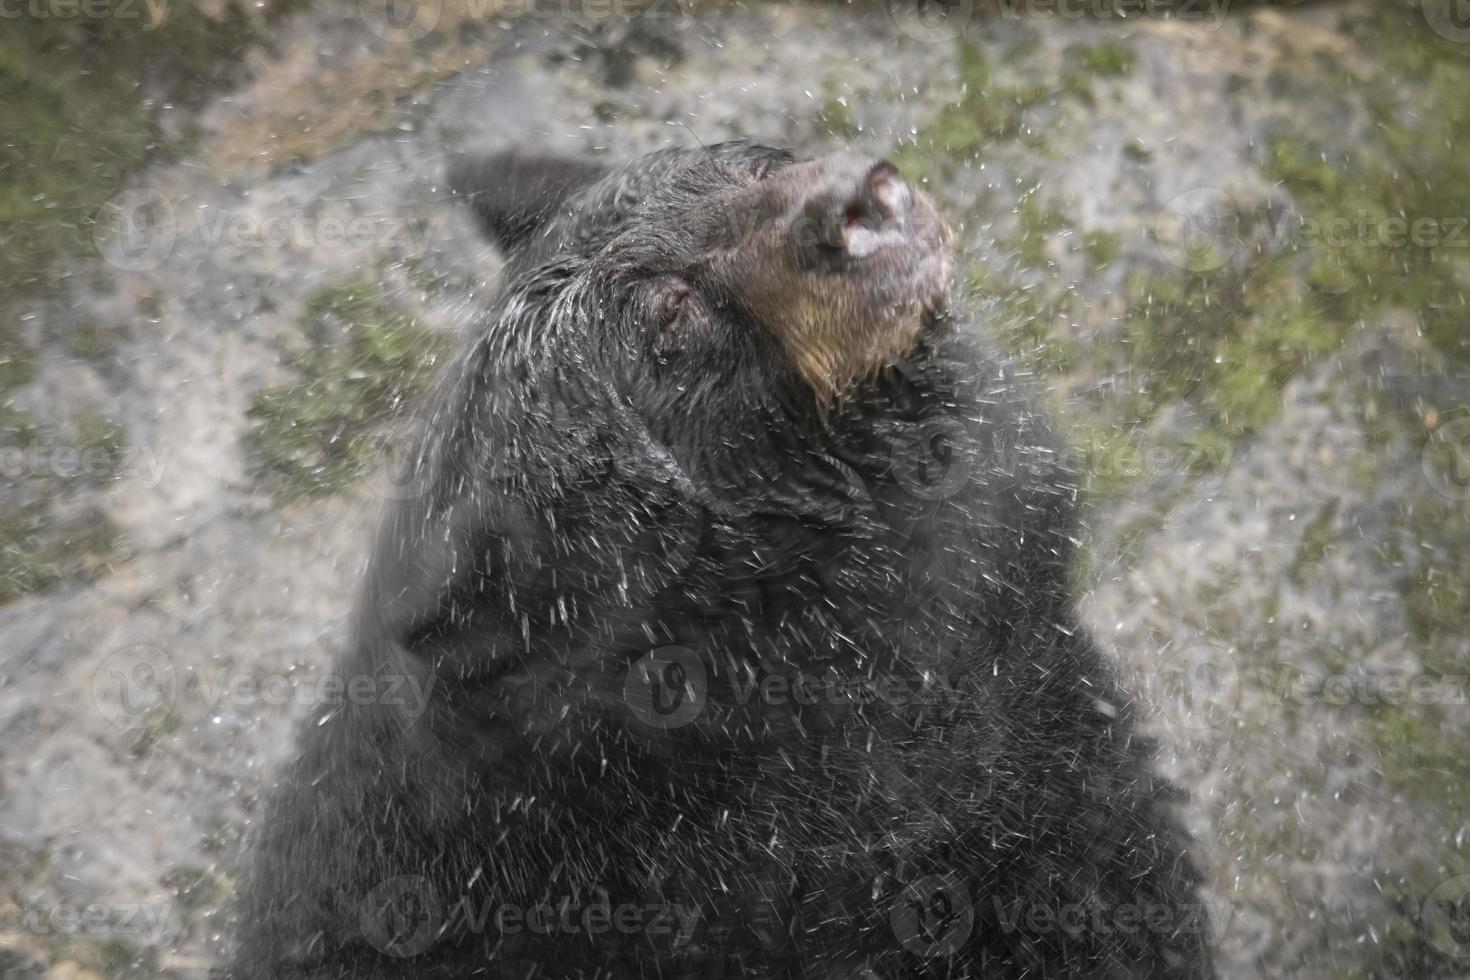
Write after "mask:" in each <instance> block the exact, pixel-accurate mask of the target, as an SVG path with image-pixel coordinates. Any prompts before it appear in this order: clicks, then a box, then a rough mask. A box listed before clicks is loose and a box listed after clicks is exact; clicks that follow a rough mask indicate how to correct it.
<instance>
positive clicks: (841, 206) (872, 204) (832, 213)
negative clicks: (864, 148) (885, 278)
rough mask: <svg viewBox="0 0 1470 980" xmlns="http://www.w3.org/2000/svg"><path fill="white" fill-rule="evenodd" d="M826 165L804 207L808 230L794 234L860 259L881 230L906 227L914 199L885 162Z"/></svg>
mask: <svg viewBox="0 0 1470 980" xmlns="http://www.w3.org/2000/svg"><path fill="white" fill-rule="evenodd" d="M826 164H827V165H826V166H825V167H824V168H823V171H824V172H823V173H822V175H821V177H820V178H819V179H818V181H817V183H816V186H815V187H813V188H812V189H811V190H810V191H809V193H808V194H807V197H806V200H805V201H804V202H803V204H802V207H801V212H800V223H801V225H803V226H804V227H801V228H797V229H793V230H794V231H797V232H798V233H799V235H800V237H803V238H807V240H808V241H809V242H810V243H812V244H816V245H818V246H820V247H822V248H824V249H828V250H836V251H839V252H844V253H847V254H849V255H852V256H854V257H860V256H861V255H863V254H866V251H867V250H868V249H869V248H870V247H871V246H872V244H873V236H874V235H875V234H876V233H877V232H879V231H882V230H883V229H885V228H894V227H899V228H901V227H902V226H903V224H904V223H905V221H906V219H907V217H908V214H909V210H910V206H911V204H912V195H911V193H910V191H909V188H908V185H907V184H905V183H904V182H903V181H902V180H901V179H900V178H899V175H898V168H897V167H895V166H894V165H893V164H892V163H890V162H889V161H887V160H870V159H869V160H864V159H862V158H859V157H849V156H837V157H831V158H829V159H828V160H827V161H826Z"/></svg>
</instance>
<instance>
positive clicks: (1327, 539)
mask: <svg viewBox="0 0 1470 980" xmlns="http://www.w3.org/2000/svg"><path fill="white" fill-rule="evenodd" d="M732 136H750V137H754V138H757V139H760V140H762V141H766V142H772V143H777V144H784V145H789V146H792V147H795V148H797V149H798V150H801V151H804V152H808V153H812V154H816V153H822V152H828V151H831V150H833V149H836V148H839V147H850V148H854V149H856V150H858V151H860V152H864V153H872V154H879V155H884V156H888V157H889V158H890V159H892V160H894V161H895V162H896V163H897V164H898V165H899V167H900V168H901V169H902V170H903V172H904V173H905V174H906V175H907V176H908V177H910V178H912V179H915V180H922V181H924V182H925V184H926V185H927V187H928V189H929V191H930V192H931V193H932V194H933V195H934V196H935V197H936V198H937V199H938V200H939V201H940V202H941V204H942V206H943V208H944V209H945V211H946V213H947V214H948V215H949V216H950V218H951V220H952V221H953V223H954V225H955V227H956V229H957V230H958V232H959V239H960V242H961V261H960V262H959V264H958V274H959V278H960V282H959V289H960V291H961V293H962V294H963V295H965V296H966V297H967V300H968V302H969V303H970V305H971V306H972V308H973V309H974V310H975V311H976V313H977V316H976V320H977V322H978V323H980V324H981V325H982V327H983V329H985V330H987V331H988V332H989V334H990V336H991V337H992V339H993V340H994V342H995V343H996V344H998V345H999V346H1000V347H1002V348H1003V349H1004V350H1006V351H1007V352H1008V353H1009V354H1010V355H1012V356H1013V357H1014V358H1015V359H1016V360H1017V361H1018V362H1019V363H1020V364H1021V365H1022V366H1023V368H1024V370H1026V371H1027V372H1029V373H1030V374H1031V375H1032V376H1033V377H1034V378H1035V380H1036V382H1037V384H1038V386H1039V388H1040V389H1041V390H1043V391H1044V392H1045V394H1046V397H1047V399H1048V400H1049V401H1050V403H1051V407H1052V409H1053V410H1054V411H1055V412H1056V413H1057V415H1058V417H1059V418H1060V419H1061V421H1062V424H1063V427H1064V429H1065V431H1066V432H1067V433H1068V435H1069V437H1070V439H1071V441H1072V443H1073V444H1074V445H1076V446H1077V448H1078V449H1079V450H1080V452H1081V454H1082V458H1083V459H1084V460H1085V476H1086V484H1087V500H1086V508H1087V511H1086V513H1087V534H1086V540H1085V546H1084V551H1083V555H1082V558H1081V560H1080V561H1079V562H1078V567H1077V568H1076V579H1077V585H1078V592H1079V595H1080V596H1081V604H1082V607H1083V611H1084V616H1085V618H1086V620H1087V622H1088V623H1089V625H1090V627H1091V628H1092V630H1093V631H1094V632H1095V633H1096V635H1097V638H1098V640H1099V642H1100V643H1101V644H1102V645H1103V646H1104V648H1105V649H1106V650H1107V651H1108V652H1109V653H1110V654H1111V655H1112V656H1114V657H1115V658H1116V660H1117V661H1118V663H1119V665H1120V670H1121V671H1122V673H1123V676H1124V677H1125V678H1126V680H1127V684H1128V686H1129V688H1130V690H1132V691H1134V692H1136V693H1137V694H1138V695H1139V696H1140V697H1141V698H1142V699H1144V701H1145V702H1146V703H1147V704H1148V705H1149V708H1150V712H1151V721H1150V727H1151V729H1152V730H1153V731H1154V732H1155V733H1156V734H1157V735H1158V737H1159V738H1160V740H1161V743H1162V746H1163V751H1162V760H1161V763H1162V766H1163V768H1164V769H1165V770H1166V772H1167V773H1168V774H1169V775H1170V776H1171V777H1172V778H1174V779H1176V780H1177V781H1179V782H1180V783H1181V784H1182V785H1183V786H1184V787H1185V788H1187V790H1188V791H1189V793H1190V801H1189V804H1188V808H1187V817H1188V821H1189V825H1190V828H1191V829H1192V831H1193V832H1194V833H1195V834H1196V835H1197V837H1198V840H1199V847H1200V853H1201V857H1202V860H1203V862H1204V864H1205V866H1206V867H1207V870H1208V878H1209V882H1210V888H1209V894H1208V899H1209V905H1210V910H1211V914H1212V917H1213V919H1214V922H1215V927H1216V929H1217V930H1218V932H1219V936H1220V951H1219V965H1220V969H1221V971H1222V973H1223V974H1224V975H1225V976H1226V977H1229V978H1237V977H1240V978H1245V977H1264V978H1278V977H1310V978H1344V980H1346V978H1369V977H1385V978H1387V977H1393V978H1400V977H1410V978H1417V977H1426V978H1427V977H1435V978H1439V977H1445V978H1449V977H1465V976H1470V840H1467V833H1470V778H1467V777H1470V763H1467V755H1470V740H1467V730H1470V706H1467V684H1466V679H1467V674H1470V617H1467V613H1470V377H1467V369H1470V307H1467V295H1470V227H1467V225H1470V6H1467V4H1466V2H1465V0H1424V3H1423V5H1422V6H1421V5H1420V4H1419V3H1416V2H1400V0H1343V2H1322V3H1312V4H1308V3H1282V4H1270V3H1248V2H1245V0H990V2H984V3H982V2H978V0H971V2H966V0H948V2H945V3H939V2H921V0H904V2H899V0H894V2H892V3H885V2H878V0H872V2H868V0H854V2H851V3H841V2H835V0H834V2H811V3H803V4H790V5H780V4H775V3H761V2H749V3H733V2H717V0H704V2H693V0H685V2H679V0H503V2H501V0H418V2H416V3H412V2H400V0H393V2H388V0H360V2H356V3H354V2H353V0H279V2H277V0H272V2H269V3H265V2H235V0H0V487H3V493H0V977H5V978H9V977H24V978H40V977H47V978H95V977H160V976H162V977H201V976H203V975H204V974H205V972H206V971H207V970H208V968H209V967H210V966H211V964H212V963H213V962H215V960H216V958H217V957H218V955H219V952H220V948H221V942H222V941H223V940H224V939H225V938H226V937H227V935H228V927H229V923H228V919H227V913H226V911H225V909H226V908H227V906H228V901H229V898H230V896H231V894H232V892H233V890H234V889H235V888H236V886H237V883H238V881H239V873H240V866H241V862H240V846H241V842H242V840H243V837H244V835H245V834H247V833H248V832H249V830H250V827H251V823H252V820H253V819H255V818H256V816H257V814H258V813H259V806H260V799H261V794H262V792H263V791H264V790H265V789H267V788H268V787H269V784H270V780H271V778H272V774H273V773H274V772H275V770H276V768H277V767H278V766H279V765H280V764H281V763H282V762H283V760H284V759H285V758H286V757H287V756H288V755H289V752H290V749H291V735H292V729H293V726H294V725H295V724H296V722H297V721H298V720H299V719H300V718H301V717H302V716H303V715H304V714H305V712H306V709H307V707H308V705H309V703H310V702H311V700H312V697H313V696H314V692H315V691H317V690H318V689H317V688H316V687H314V685H315V684H316V683H317V682H318V681H319V679H320V677H321V674H322V671H323V668H324V666H325V665H326V664H327V663H328V662H329V661H330V658H331V657H332V655H333V654H334V653H335V652H337V651H338V650H339V649H340V648H341V646H342V644H343V623H344V619H345V617H346V615H347V612H348V610H349V607H350V604H351V601H352V598H353V593H354V590H355V588H356V584H357V578H358V575H359V573H360V570H361V565H362V562H363V560H364V559H365V557H366V545H367V542H368V532H369V529H370V527H371V525H372V523H373V520H374V516H375V514H376V512H377V508H378V506H379V505H380V503H381V500H382V498H383V497H384V496H391V495H392V492H393V484H392V482H391V481H387V482H385V481H384V480H383V479H382V478H381V477H380V476H379V475H378V474H379V473H380V472H381V469H380V468H381V467H382V466H383V465H384V461H385V459H386V460H390V461H391V459H392V458H393V456H394V452H395V447H397V446H399V445H400V444H401V442H402V440H403V439H404V438H405V436H404V433H405V432H406V431H410V430H411V429H412V425H411V420H410V424H407V425H406V424H405V421H404V420H405V418H406V417H408V416H410V415H411V412H412V407H411V406H412V399H413V398H414V396H415V395H416V394H417V393H418V392H419V391H421V390H422V389H423V387H424V385H425V384H426V383H427V381H428V379H429V378H430V377H432V375H433V372H434V370H435V367H436V364H437V363H438V361H439V360H440V359H441V358H442V356H443V355H444V353H445V352H446V351H447V350H449V349H451V348H452V347H453V345H454V344H455V342H456V337H457V335H459V334H460V333H462V332H463V331H464V330H465V329H466V328H467V326H468V325H469V323H470V321H471V317H472V315H473V311H474V310H475V308H476V306H477V304H478V303H481V302H483V301H484V299H485V296H486V293H487V291H488V290H490V289H492V288H493V285H494V283H495V280H496V276H497V272H498V267H499V265H498V263H499V260H498V258H497V257H496V255H495V254H494V253H493V251H492V250H491V249H489V247H488V246H486V245H485V244H484V243H483V242H482V241H481V240H480V238H479V236H478V235H477V234H476V232H475V230H474V228H473V227H472V226H471V223H470V222H469V220H468V218H467V217H466V215H465V214H463V213H461V211H460V210H459V209H457V208H456V207H454V206H453V205H452V203H451V202H450V201H448V200H447V197H446V193H445V191H444V188H443V184H442V174H443V172H444V165H445V161H446V159H447V158H448V157H449V156H450V155H452V154H454V153H456V152H459V151H461V150H466V149H481V148H483V149H495V148H503V147H508V146H522V147H528V148H536V149H543V150H551V151H559V152H563V153H566V154H578V155H587V156H599V155H601V156H609V157H613V158H622V157H626V156H628V155H631V154H635V153H640V152H643V151H645V150H647V149H650V148H653V147H657V146H662V145H668V144H690V143H692V142H693V141H695V140H701V141H704V142H711V141H714V140H719V139H725V138H729V137H732Z"/></svg>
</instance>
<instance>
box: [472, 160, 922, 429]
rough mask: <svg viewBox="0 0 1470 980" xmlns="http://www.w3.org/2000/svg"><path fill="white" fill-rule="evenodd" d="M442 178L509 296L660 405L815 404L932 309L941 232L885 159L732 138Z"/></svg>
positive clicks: (899, 347)
mask: <svg viewBox="0 0 1470 980" xmlns="http://www.w3.org/2000/svg"><path fill="white" fill-rule="evenodd" d="M450 184H451V188H452V189H453V190H455V191H456V192H458V193H460V194H463V195H465V196H467V197H468V199H469V201H470V203H471V205H472V206H473V208H474V210H475V213H476V214H477V216H478V217H479V219H480V220H481V222H482V223H483V225H484V227H485V228H486V230H487V231H488V232H489V234H490V236H491V237H492V238H493V239H494V240H495V241H496V242H497V243H498V244H499V245H500V246H501V247H502V248H503V249H504V250H505V252H506V253H507V255H508V257H509V258H510V259H511V263H510V266H509V268H508V272H507V289H506V291H507V294H508V295H509V296H510V297H519V301H520V302H521V303H522V304H524V305H526V306H533V307H536V308H538V309H541V310H543V311H554V312H552V314H551V316H550V319H552V320H554V321H556V329H558V330H566V331H569V334H568V336H569V337H575V340H574V342H578V343H581V344H582V345H583V350H582V351H580V353H581V354H582V355H584V356H594V357H597V358H598V359H599V360H601V361H603V362H604V363H605V364H607V365H608V366H612V365H613V364H616V365H617V367H618V371H617V372H616V373H618V374H619V375H621V376H623V377H625V378H626V379H627V380H628V381H630V382H633V383H634V384H636V386H637V388H638V390H639V391H641V392H644V393H647V392H659V393H661V398H662V399H663V403H661V404H659V405H657V406H653V405H650V406H647V407H648V408H650V409H655V408H656V409H658V410H659V411H661V412H663V413H668V412H674V411H677V412H681V413H690V412H692V413H699V412H701V411H704V410H710V409H713V408H714V406H719V410H720V411H722V412H728V411H731V410H733V409H734V408H735V407H736V406H733V405H731V404H730V397H731V390H732V387H738V388H739V389H740V390H741V391H743V392H745V393H747V394H748V395H749V396H750V397H753V398H757V399H759V400H761V401H763V402H766V403H767V404H773V403H779V404H784V405H786V406H787V407H788V408H789V409H791V410H793V411H796V412H800V411H801V409H802V408H804V407H808V406H810V407H811V408H813V409H815V410H816V411H817V412H818V413H822V412H825V411H826V410H827V409H828V408H829V407H830V406H831V405H832V404H833V402H834V401H835V400H838V399H841V398H842V397H843V395H844V393H846V392H847V391H849V390H850V389H851V387H852V386H853V384H854V383H856V382H858V381H860V380H861V379H863V378H864V377H867V376H870V375H872V374H873V373H874V372H876V371H877V370H879V369H881V368H882V367H883V366H885V365H887V364H890V363H891V362H892V361H893V359H894V358H895V357H897V356H899V355H901V354H903V353H905V352H906V351H908V350H909V349H910V348H912V346H913V345H914V343H915V341H916V339H917V338H918V337H919V335H920V334H921V333H922V332H923V331H924V330H925V329H926V327H933V325H934V324H936V323H937V322H938V321H939V320H941V319H942V316H941V310H942V307H943V298H944V292H945V287H946V284H947V280H948V271H949V238H950V235H949V231H948V229H947V228H946V226H945V224H944V222H943V220H942V219H941V218H940V216H939V214H938V212H937V211H936V209H935V208H934V205H933V204H932V203H931V202H930V201H929V199H928V198H927V197H926V196H925V195H924V194H923V193H922V192H920V191H918V190H917V189H915V188H913V187H911V186H910V185H909V184H907V183H906V182H905V181H904V180H903V179H902V176H901V175H900V174H899V172H898V170H897V168H895V167H894V166H893V165H892V164H891V163H888V162H887V161H884V160H875V159H867V158H861V157H857V156H853V155H849V154H838V155H834V156H828V157H822V158H819V159H815V160H800V159H798V158H796V157H795V156H793V155H791V154H789V153H787V152H785V151H781V150H775V149H771V148H768V147H763V146H759V145H755V144H751V143H746V142H730V143H722V144H718V145H715V146H712V147H709V148H703V147H700V148H693V149H676V150H666V151H661V152H656V153H653V154H650V155H648V156H646V157H643V158H641V159H639V160H637V161H635V162H633V163H632V164H630V165H628V166H625V167H623V168H621V169H612V170H604V169H602V168H600V167H597V166H595V165H591V164H586V163H574V162H570V161H565V160H560V159H545V158H533V157H527V156H516V155H506V156H496V157H489V158H477V159H473V160H467V161H463V162H461V163H460V164H458V165H457V166H456V167H455V168H454V169H453V171H452V173H451V177H450ZM635 401H636V398H635Z"/></svg>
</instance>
